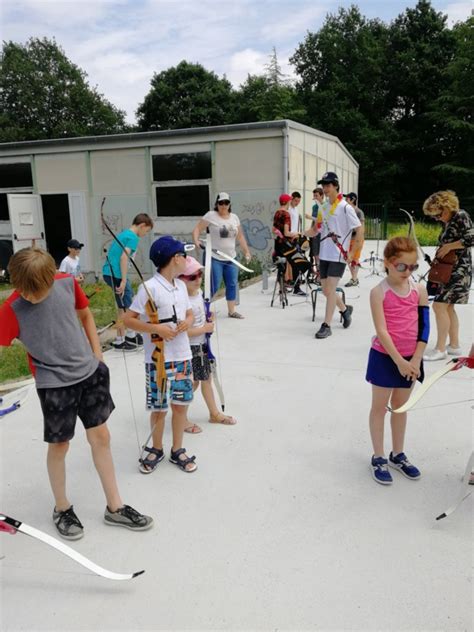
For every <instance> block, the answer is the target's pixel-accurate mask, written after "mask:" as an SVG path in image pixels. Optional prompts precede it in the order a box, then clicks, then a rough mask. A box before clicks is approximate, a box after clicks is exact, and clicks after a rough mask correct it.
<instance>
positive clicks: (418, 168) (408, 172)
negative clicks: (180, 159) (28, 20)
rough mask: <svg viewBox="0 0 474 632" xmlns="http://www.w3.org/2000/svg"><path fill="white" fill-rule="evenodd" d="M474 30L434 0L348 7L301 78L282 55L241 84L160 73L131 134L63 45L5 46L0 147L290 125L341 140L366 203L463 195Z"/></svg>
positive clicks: (311, 39)
mask: <svg viewBox="0 0 474 632" xmlns="http://www.w3.org/2000/svg"><path fill="white" fill-rule="evenodd" d="M473 33H474V18H472V17H471V18H469V19H468V20H466V21H465V22H460V23H457V24H456V25H455V26H454V27H453V28H448V26H447V21H446V17H445V16H444V15H443V14H442V13H439V12H437V11H435V10H434V8H433V7H432V6H431V3H430V2H429V1H428V0H419V2H418V3H417V5H416V7H414V8H407V9H406V10H405V11H404V12H403V13H401V14H400V15H399V16H398V17H397V18H396V19H394V20H393V21H392V22H390V23H388V24H387V23H384V22H382V21H380V20H378V19H367V18H366V17H364V16H363V15H362V14H361V13H360V10H359V9H358V7H357V6H355V5H352V6H351V7H349V8H340V9H339V10H338V11H337V13H335V14H328V15H327V16H326V19H325V21H324V23H323V25H322V27H321V28H320V29H319V30H318V31H316V32H309V31H308V32H307V33H306V36H305V38H304V40H303V41H302V42H301V43H300V44H299V45H298V46H297V48H296V50H295V51H294V54H293V55H292V57H291V59H290V63H291V64H292V66H293V68H294V72H295V75H296V79H295V80H292V81H290V80H288V78H287V77H285V76H284V75H283V73H282V71H281V68H280V65H279V63H278V59H277V53H276V51H275V49H273V53H272V54H271V55H270V57H269V63H268V64H267V66H266V68H265V71H264V73H263V74H261V75H249V76H248V77H247V79H246V81H245V82H244V83H243V84H242V85H240V86H239V87H238V88H233V86H232V84H231V83H230V82H229V81H228V80H227V79H226V77H219V76H217V75H216V74H215V73H214V72H211V71H208V70H207V69H205V68H204V67H203V66H202V65H200V64H197V63H191V62H189V61H185V60H184V61H182V62H181V63H179V64H178V65H177V66H175V67H172V68H168V69H167V70H164V71H162V72H159V73H155V74H154V75H153V77H152V79H151V85H150V90H149V92H148V94H147V95H146V96H145V97H144V99H143V101H142V102H141V103H140V104H139V106H138V109H137V112H136V116H137V124H136V126H134V127H130V126H127V124H126V122H125V116H124V113H123V112H122V111H120V110H118V109H117V108H115V107H114V106H113V105H112V104H111V103H109V102H108V101H107V100H106V99H105V98H104V97H103V95H100V94H99V93H98V92H97V90H96V89H95V88H91V87H90V86H89V85H88V83H87V76H86V75H85V73H84V72H83V71H82V70H80V69H79V68H77V67H76V66H75V65H74V64H73V63H71V62H70V61H69V60H68V59H67V57H66V56H65V54H64V52H63V51H62V50H61V49H60V47H59V46H58V45H57V44H56V43H55V42H54V41H49V40H38V39H32V40H30V41H29V42H27V43H26V44H25V45H20V44H16V43H14V42H6V43H5V44H4V46H3V52H2V57H1V67H0V104H1V106H2V107H1V109H0V112H1V113H0V140H1V141H3V142H5V141H11V140H27V139H41V138H53V137H56V138H57V137H70V136H81V135H88V134H89V135H90V134H110V133H117V132H124V131H131V130H136V131H150V130H162V129H178V128H186V127H202V126H211V125H223V124H232V123H246V122H252V121H268V120H276V119H282V118H289V119H292V120H294V121H297V122H300V123H303V124H305V125H309V126H310V127H314V128H316V129H320V130H323V131H324V132H327V133H329V134H334V135H335V136H338V137H339V138H340V139H341V141H342V142H343V143H344V144H345V145H346V147H347V148H348V149H349V151H350V152H351V153H352V154H353V156H354V157H355V159H356V160H357V161H358V162H359V165H360V174H359V175H360V194H361V195H362V196H364V197H365V198H366V199H369V198H370V199H371V200H390V199H420V198H422V197H424V196H425V195H427V194H428V193H430V192H432V191H433V190H435V189H437V188H441V187H442V188H446V187H450V188H454V189H455V190H456V191H457V192H458V193H459V194H460V195H462V196H465V195H469V194H470V193H471V191H470V189H469V187H470V184H471V182H472V180H473V175H474V155H473V152H474V149H473V147H474V143H473V140H474V138H473V136H474V123H473V112H474V67H473V66H474V42H473Z"/></svg>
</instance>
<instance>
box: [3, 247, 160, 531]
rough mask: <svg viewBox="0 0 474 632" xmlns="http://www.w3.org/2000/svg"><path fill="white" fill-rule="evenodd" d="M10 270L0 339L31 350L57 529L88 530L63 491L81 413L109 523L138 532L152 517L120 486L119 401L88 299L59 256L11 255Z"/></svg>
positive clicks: (40, 252) (32, 251) (37, 251)
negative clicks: (111, 426)
mask: <svg viewBox="0 0 474 632" xmlns="http://www.w3.org/2000/svg"><path fill="white" fill-rule="evenodd" d="M8 271H9V273H10V278H11V282H12V284H13V285H14V287H15V288H16V290H15V291H14V292H13V293H12V294H11V295H10V296H9V297H8V298H7V300H6V301H5V303H4V304H3V305H2V306H1V307H0V345H1V346H9V345H10V344H11V343H12V342H13V340H14V339H15V338H18V340H21V342H23V344H24V345H25V347H26V349H27V351H28V359H29V363H30V368H31V371H32V373H33V375H34V377H35V380H36V388H37V392H38V397H39V399H40V402H41V408H42V410H43V417H44V440H45V441H46V442H47V443H48V444H49V446H48V456H47V466H48V474H49V480H50V483H51V488H52V491H53V495H54V499H55V507H54V511H53V521H54V524H55V525H56V528H57V530H58V532H59V535H61V536H62V537H63V538H67V539H69V540H77V539H79V538H81V537H82V536H83V535H84V529H83V526H82V524H81V522H80V520H79V518H78V517H77V516H76V514H75V512H74V509H73V506H72V505H71V503H70V502H69V500H68V497H67V495H66V468H65V459H66V453H67V451H68V448H69V441H70V440H71V439H72V438H73V436H74V429H75V424H76V419H77V416H79V417H80V419H81V421H82V423H83V425H84V428H85V429H86V435H87V440H88V442H89V444H90V446H91V450H92V457H93V460H94V464H95V467H96V469H97V472H98V474H99V477H100V480H101V483H102V487H103V489H104V493H105V497H106V499H107V506H106V509H105V514H104V521H105V522H106V524H109V525H117V526H122V527H127V528H128V529H133V530H135V531H143V530H145V529H149V528H150V527H151V526H152V525H153V520H152V518H150V517H149V516H144V515H142V514H140V513H139V512H138V511H136V510H135V509H133V508H132V507H130V506H128V505H124V504H123V502H122V500H121V498H120V494H119V491H118V487H117V482H116V479H115V470H114V465H113V461H112V454H111V451H110V435H109V430H108V428H107V424H106V421H107V419H108V417H109V415H110V413H111V412H112V411H113V409H114V408H115V405H114V403H113V401H112V397H111V396H110V390H109V370H108V368H107V366H106V365H105V364H104V363H103V362H102V350H101V346H100V342H99V337H98V335H97V331H96V327H95V322H94V317H93V316H92V312H91V311H90V309H89V307H88V305H89V302H88V300H87V297H86V296H85V294H84V292H83V291H82V290H81V288H80V286H79V284H78V283H77V281H76V280H75V279H74V278H73V277H71V276H69V275H66V274H61V273H57V272H56V264H55V262H54V259H53V258H52V257H51V255H49V254H48V253H47V252H45V251H44V250H41V249H40V248H25V249H24V250H20V251H19V252H17V253H16V254H14V255H13V257H12V258H11V260H10V263H9V265H8ZM81 325H82V327H81Z"/></svg>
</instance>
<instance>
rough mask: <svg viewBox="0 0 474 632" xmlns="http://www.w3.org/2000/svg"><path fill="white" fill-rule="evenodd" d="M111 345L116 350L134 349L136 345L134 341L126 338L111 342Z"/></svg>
mask: <svg viewBox="0 0 474 632" xmlns="http://www.w3.org/2000/svg"><path fill="white" fill-rule="evenodd" d="M112 347H113V348H114V349H116V350H117V351H136V350H137V345H136V344H135V343H133V344H132V343H131V342H128V340H124V341H123V342H113V343H112Z"/></svg>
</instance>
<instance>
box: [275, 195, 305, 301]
mask: <svg viewBox="0 0 474 632" xmlns="http://www.w3.org/2000/svg"><path fill="white" fill-rule="evenodd" d="M291 199H292V198H291V195H288V194H287V193H283V194H282V195H280V198H279V202H280V208H279V209H278V211H277V212H276V213H275V215H274V217H273V233H274V235H275V250H274V253H273V262H274V263H276V261H277V259H278V258H280V257H284V258H285V259H286V261H287V262H288V263H289V264H290V266H291V269H292V272H293V278H294V279H295V284H294V287H293V294H296V295H298V296H306V293H305V292H304V291H303V290H302V289H301V287H300V286H301V281H302V276H303V275H304V274H305V273H306V272H307V271H308V270H309V268H310V265H311V264H310V262H309V261H308V259H307V258H306V255H305V250H304V245H305V243H307V242H308V240H307V238H306V237H305V236H304V235H300V233H293V232H291V217H290V213H289V211H288V207H289V204H290V202H291Z"/></svg>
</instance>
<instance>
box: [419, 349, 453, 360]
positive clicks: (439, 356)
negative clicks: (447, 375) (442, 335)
mask: <svg viewBox="0 0 474 632" xmlns="http://www.w3.org/2000/svg"><path fill="white" fill-rule="evenodd" d="M447 357H448V354H447V353H446V351H440V350H439V349H432V350H431V351H428V352H427V353H425V355H424V356H423V360H424V361H425V362H434V361H435V360H445V359H446V358H447Z"/></svg>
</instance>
